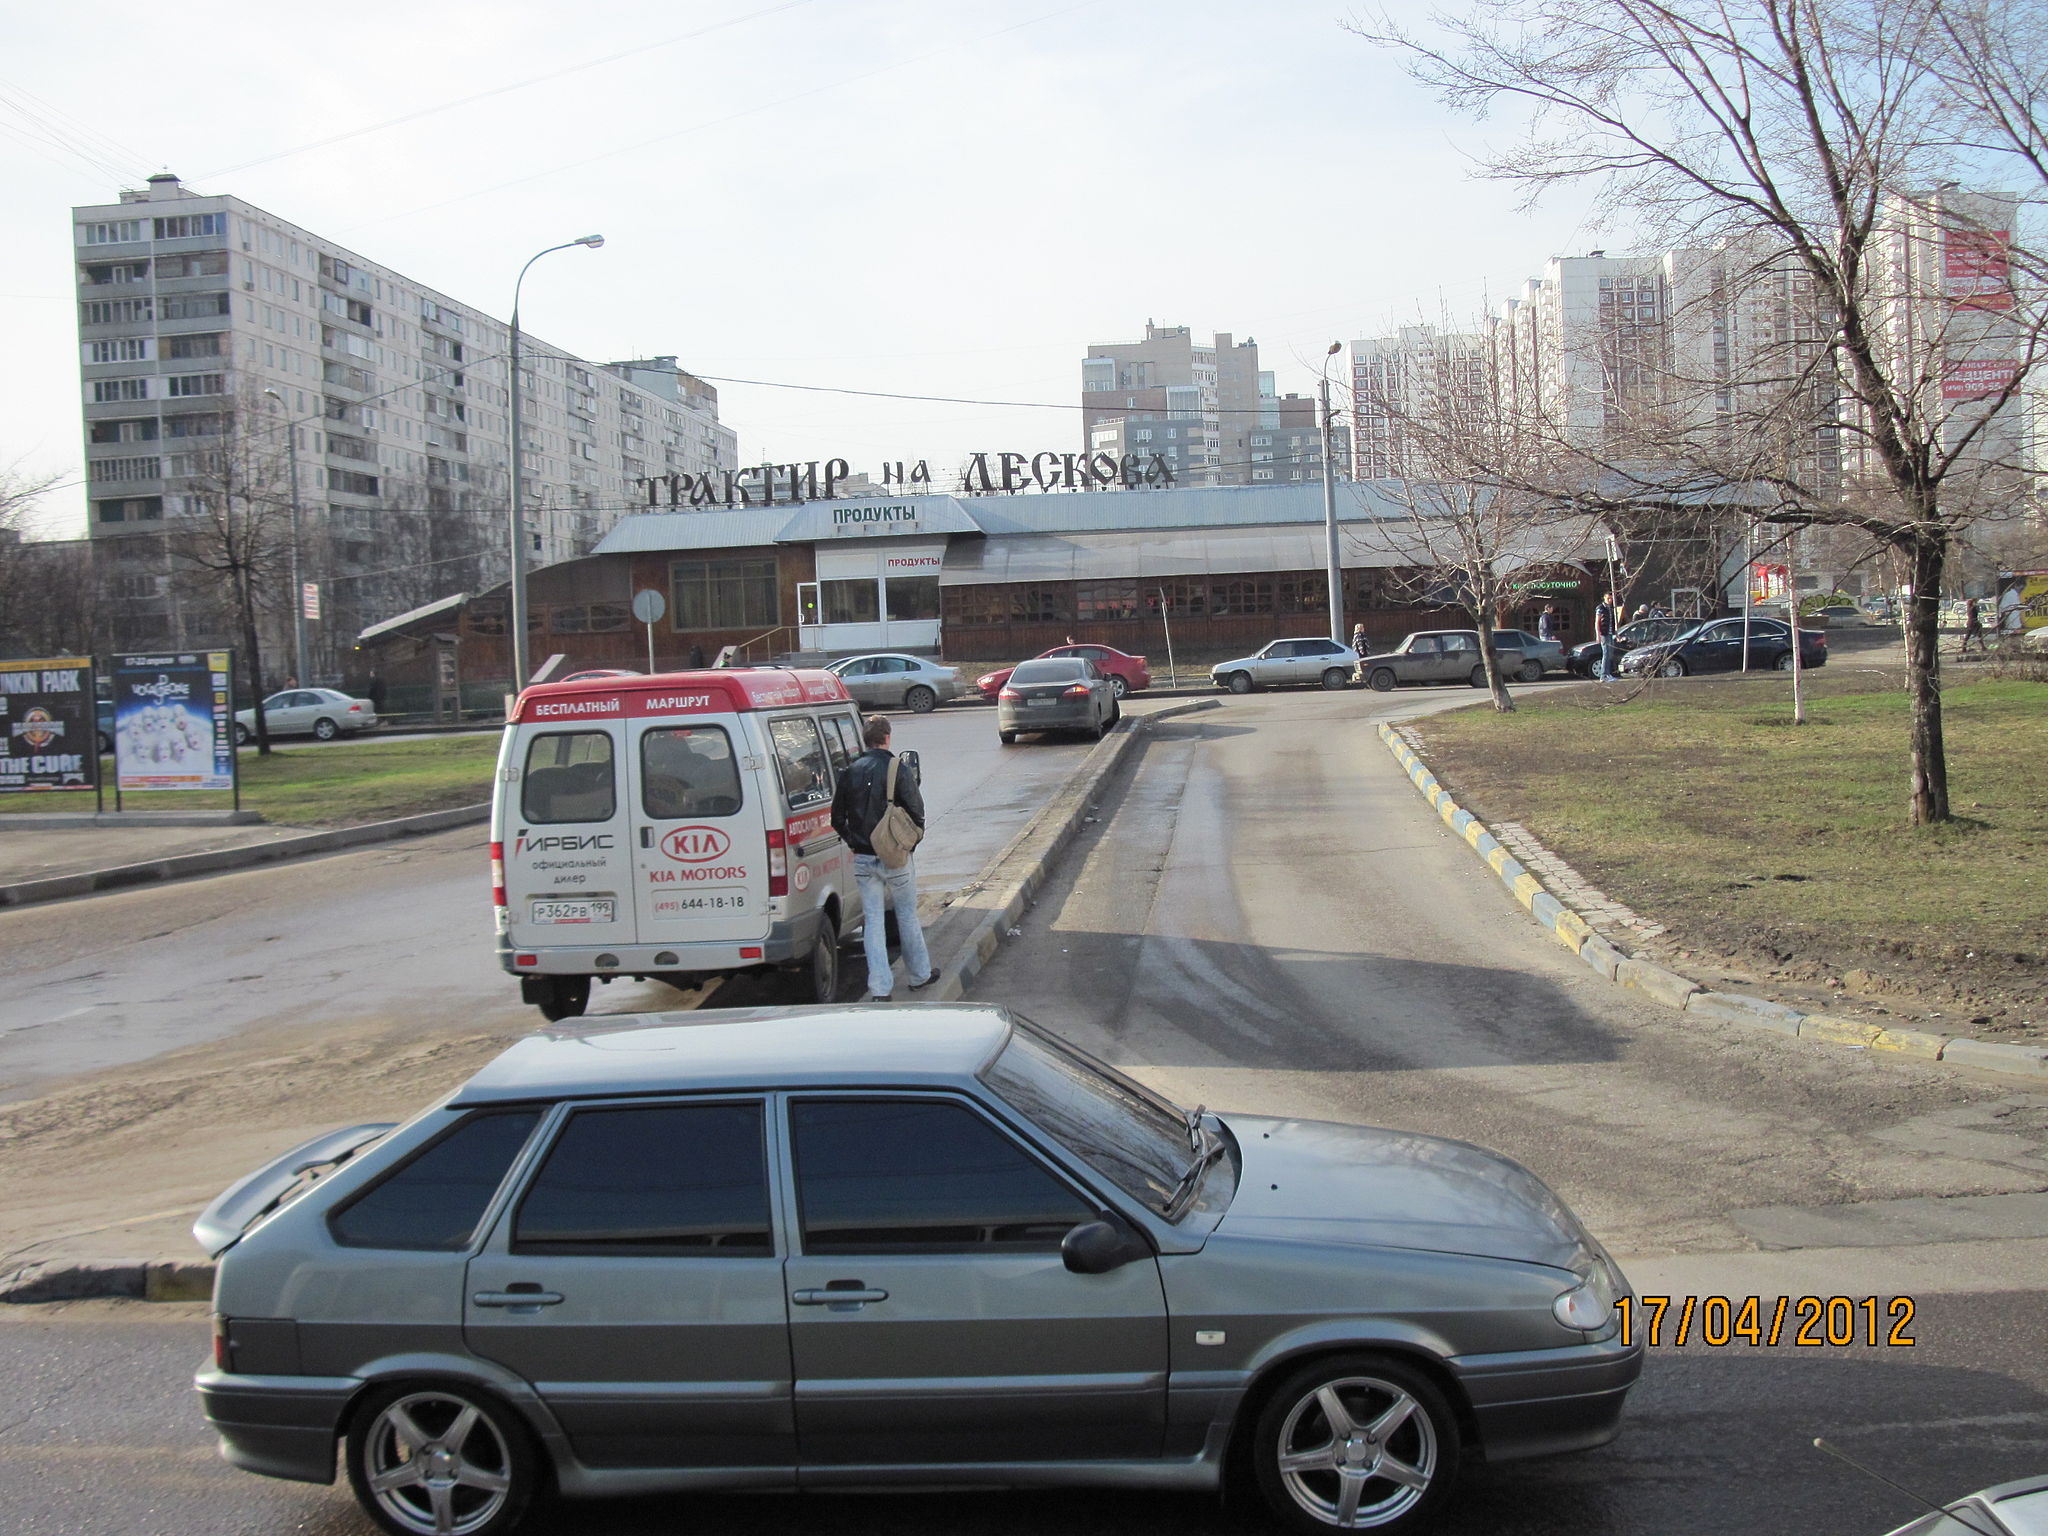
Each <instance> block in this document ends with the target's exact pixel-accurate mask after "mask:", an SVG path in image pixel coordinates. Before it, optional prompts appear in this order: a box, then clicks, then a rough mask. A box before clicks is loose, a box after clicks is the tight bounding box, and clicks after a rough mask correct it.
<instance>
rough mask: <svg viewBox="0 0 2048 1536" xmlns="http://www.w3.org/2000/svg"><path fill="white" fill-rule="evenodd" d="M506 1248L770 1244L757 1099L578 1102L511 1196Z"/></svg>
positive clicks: (728, 1251)
mask: <svg viewBox="0 0 2048 1536" xmlns="http://www.w3.org/2000/svg"><path fill="white" fill-rule="evenodd" d="M512 1251H513V1252H514V1253H622V1254H635V1253H641V1254H662V1253H679V1254H708V1255H710V1256H713V1257H719V1258H754V1257H759V1256H762V1255H766V1254H772V1253H773V1252H774V1251H775V1245H774V1240H773V1239H772V1237H771V1236H770V1235H769V1222H768V1162H767V1155H766V1153H765V1152H764V1151H763V1148H762V1140H761V1106H760V1105H759V1104H658V1105H647V1106H638V1105H636V1106H634V1107H632V1108H627V1109H583V1110H578V1111H577V1112H576V1113H575V1114H574V1115H571V1116H570V1117H569V1123H568V1124H567V1125H566V1126H564V1127H563V1129H562V1134H561V1135H560V1136H558V1137H556V1138H555V1144H554V1146H553V1147H551V1148H549V1150H548V1155H547V1160H546V1161H545V1162H543V1163H542V1164H541V1169H540V1172H539V1173H538V1174H536V1175H534V1179H533V1182H532V1184H530V1185H529V1186H528V1187H527V1191H526V1195H525V1198H523V1199H522V1200H521V1201H520V1202H519V1213H518V1215H517V1216H516V1217H515V1218H514V1221H513V1225H512Z"/></svg>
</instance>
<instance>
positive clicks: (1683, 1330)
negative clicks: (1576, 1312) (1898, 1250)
mask: <svg viewBox="0 0 2048 1536" xmlns="http://www.w3.org/2000/svg"><path fill="white" fill-rule="evenodd" d="M1614 1309H1615V1312H1616V1313H1617V1315H1618V1316H1619V1318H1620V1321H1621V1339H1622V1342H1623V1343H1624V1344H1634V1343H1637V1342H1639V1341H1640V1342H1641V1343H1643V1344H1646V1345H1648V1346H1649V1347H1650V1348H1652V1349H1655V1348H1658V1347H1660V1346H1662V1345H1665V1344H1669V1345H1671V1346H1672V1347H1674V1348H1684V1347H1687V1346H1691V1345H1698V1346H1701V1347H1704V1348H1707V1349H1725V1348H1729V1347H1732V1346H1734V1345H1738V1344H1741V1345H1747V1346H1749V1347H1750V1348H1752V1349H1764V1348H1775V1347H1776V1346H1777V1345H1778V1344H1779V1343H1781V1342H1783V1343H1788V1344H1792V1345H1795V1346H1797V1347H1799V1348H1803V1349H1848V1348H1851V1347H1853V1346H1856V1345H1861V1346H1862V1347H1864V1348H1866V1349H1885V1348H1899V1349H1910V1348H1912V1346H1913V1335H1912V1333H1911V1331H1910V1328H1911V1324H1912V1321H1913V1313H1914V1310H1915V1308H1914V1304H1913V1298H1912V1297H1910V1296H1889V1297H1885V1296H1624V1297H1622V1298H1620V1299H1619V1300H1618V1301H1616V1302H1615V1304H1614Z"/></svg>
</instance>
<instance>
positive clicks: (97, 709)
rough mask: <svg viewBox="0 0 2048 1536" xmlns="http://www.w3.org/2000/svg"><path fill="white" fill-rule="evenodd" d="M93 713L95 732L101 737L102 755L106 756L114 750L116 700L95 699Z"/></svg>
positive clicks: (100, 747)
mask: <svg viewBox="0 0 2048 1536" xmlns="http://www.w3.org/2000/svg"><path fill="white" fill-rule="evenodd" d="M92 713H93V727H94V734H95V735H96V736H97V737H98V738H99V749H100V755H101V756H102V757H104V756H105V755H106V754H107V753H109V752H111V751H113V750H114V701H113V700H112V699H95V700H93V709H92Z"/></svg>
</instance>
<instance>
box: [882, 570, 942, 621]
mask: <svg viewBox="0 0 2048 1536" xmlns="http://www.w3.org/2000/svg"><path fill="white" fill-rule="evenodd" d="M938 616H939V578H938V577H936V576H891V577H890V578H889V617H890V618H891V619H892V620H893V619H936V618H937V617H938Z"/></svg>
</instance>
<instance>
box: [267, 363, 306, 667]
mask: <svg viewBox="0 0 2048 1536" xmlns="http://www.w3.org/2000/svg"><path fill="white" fill-rule="evenodd" d="M263 393H264V394H266V395H268V396H270V398H271V399H273V400H275V401H276V402H277V403H278V404H279V405H284V403H285V402H284V396H283V395H281V394H279V393H278V392H277V391H276V390H274V389H266V390H264V391H263ZM285 409H286V411H290V409H291V407H290V406H285ZM304 420H306V421H311V420H313V418H312V417H310V416H308V417H305V418H304ZM299 426H300V423H299V422H297V421H288V422H286V423H285V428H284V446H285V460H286V463H287V464H288V465H289V473H290V475H291V477H292V663H293V670H292V676H294V677H296V678H297V679H298V680H299V686H300V687H301V688H307V687H310V686H312V685H311V683H310V681H309V679H310V678H311V677H312V673H311V671H309V670H308V668H307V665H306V587H305V582H304V580H303V578H302V577H301V575H300V570H299V561H300V555H299V542H300V541H299Z"/></svg>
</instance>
